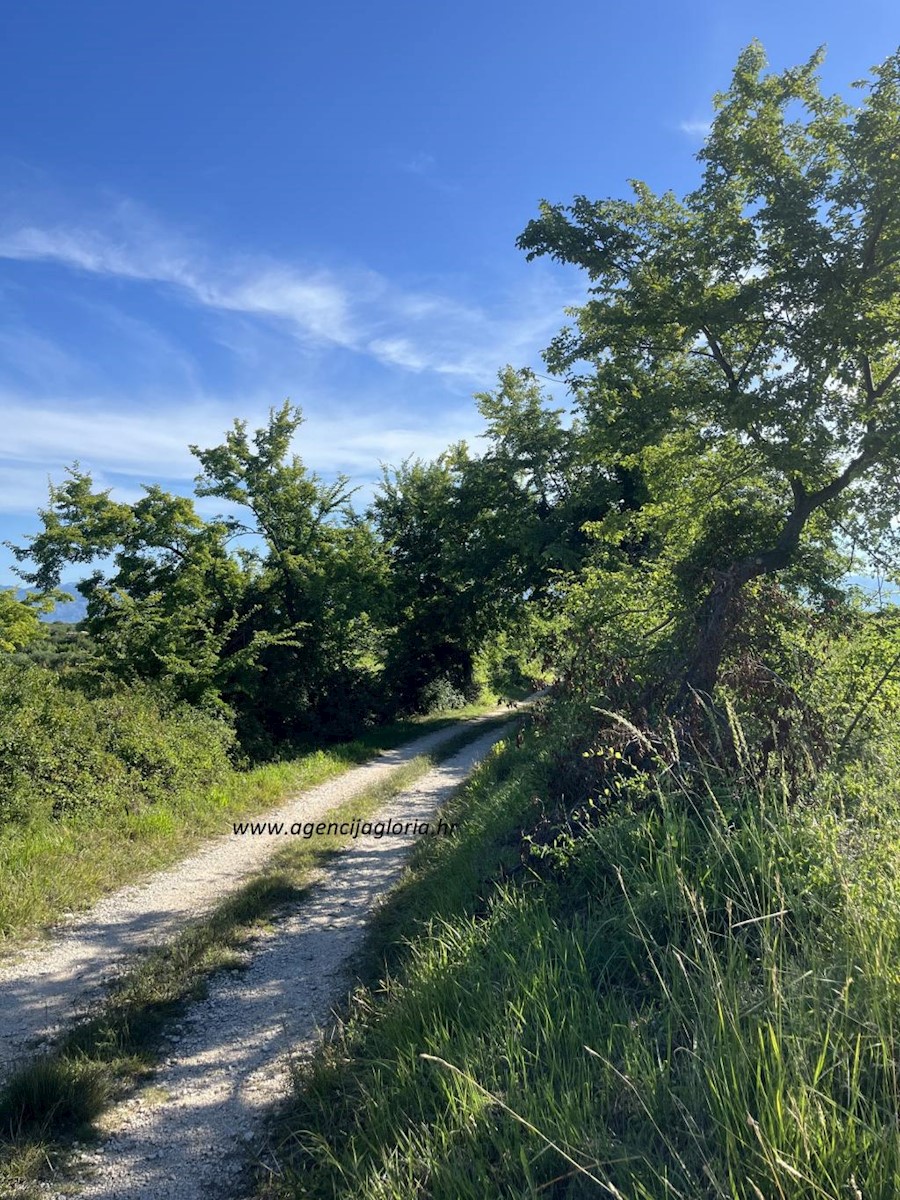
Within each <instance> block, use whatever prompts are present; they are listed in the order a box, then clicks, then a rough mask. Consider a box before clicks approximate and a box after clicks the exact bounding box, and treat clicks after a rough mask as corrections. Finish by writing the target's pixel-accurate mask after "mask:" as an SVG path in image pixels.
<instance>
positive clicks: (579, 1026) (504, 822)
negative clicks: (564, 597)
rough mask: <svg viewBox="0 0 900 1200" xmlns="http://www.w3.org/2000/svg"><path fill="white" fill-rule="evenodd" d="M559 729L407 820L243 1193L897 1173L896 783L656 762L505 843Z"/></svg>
mask: <svg viewBox="0 0 900 1200" xmlns="http://www.w3.org/2000/svg"><path fill="white" fill-rule="evenodd" d="M538 732H539V733H540V731H538ZM550 750H552V746H551V745H550V744H549V739H548V738H547V736H546V735H542V736H538V737H535V736H531V737H530V738H529V740H528V741H526V744H525V746H524V747H523V748H522V750H519V751H517V750H516V749H515V748H514V747H512V746H507V748H506V749H505V750H504V751H503V752H502V753H501V754H499V755H498V756H496V757H495V758H493V759H492V760H490V761H489V762H488V763H486V764H485V766H484V768H483V769H482V770H481V771H480V772H479V773H478V774H477V776H476V777H475V778H474V779H473V781H472V783H471V784H470V786H469V787H468V788H467V789H466V790H465V791H464V793H463V794H461V795H460V796H459V798H458V799H457V801H456V802H455V805H454V809H455V811H454V814H453V819H454V820H456V821H458V822H459V823H460V833H459V835H458V837H457V838H455V839H449V840H448V841H446V842H442V843H437V842H435V843H427V844H422V845H421V846H420V847H419V849H418V852H417V855H416V863H415V872H414V874H413V876H412V877H411V878H410V879H409V880H408V882H407V883H406V885H405V887H404V888H403V889H402V890H401V891H400V892H399V893H398V894H397V896H396V900H395V902H394V904H393V905H392V906H391V908H390V909H389V910H387V911H386V912H385V913H384V914H383V916H382V919H381V921H380V923H379V927H378V932H377V934H376V942H375V943H374V944H373V946H372V947H371V948H370V955H371V956H372V957H371V961H372V962H375V961H377V959H378V958H379V957H383V956H384V955H385V954H386V955H387V958H388V962H389V964H390V967H391V969H390V971H389V972H388V973H387V976H386V982H382V983H381V984H377V985H373V986H372V987H370V988H369V989H366V990H362V991H361V992H360V994H359V995H358V997H357V999H356V1001H355V1002H354V1004H353V1005H352V1006H351V1009H350V1011H349V1013H348V1014H347V1017H346V1021H345V1022H344V1024H343V1026H342V1027H341V1028H340V1029H339V1030H338V1031H337V1032H336V1035H335V1037H334V1039H333V1040H332V1041H331V1042H329V1043H328V1044H327V1045H326V1046H325V1047H324V1048H323V1050H322V1052H321V1053H320V1055H319V1057H318V1058H317V1060H316V1061H315V1062H314V1063H313V1064H312V1065H311V1066H310V1067H309V1068H308V1069H307V1070H305V1071H304V1072H303V1073H302V1075H301V1076H300V1077H299V1078H298V1087H297V1091H296V1095H295V1098H294V1101H293V1105H292V1110H291V1112H290V1113H289V1114H287V1116H286V1117H285V1119H284V1121H283V1123H282V1124H281V1126H280V1128H279V1129H278V1131H277V1136H278V1137H279V1139H280V1147H281V1149H280V1161H281V1164H282V1169H281V1171H280V1173H279V1174H278V1175H277V1176H276V1175H272V1174H267V1175H266V1177H265V1179H263V1180H261V1182H260V1185H259V1194H260V1195H261V1196H266V1197H268V1198H273V1197H278V1198H283V1200H287V1198H288V1197H290V1198H293V1197H305V1198H307V1200H311V1198H316V1197H321V1198H322V1200H324V1198H325V1197H328V1198H329V1200H332V1198H333V1197H334V1196H354V1197H357V1198H358V1200H376V1198H377V1200H408V1198H409V1197H413V1196H415V1197H429V1198H431V1200H468V1198H471V1200H482V1198H483V1197H485V1196H491V1197H509V1198H512V1197H516V1198H521V1197H526V1196H527V1197H535V1198H536V1200H538V1198H540V1200H546V1198H547V1197H552V1198H555V1200H563V1198H566V1200H575V1198H577V1197H588V1196H607V1197H627V1198H628V1200H650V1198H653V1200H657V1198H658V1200H663V1198H664V1197H666V1198H670V1197H684V1198H686V1200H687V1198H690V1200H696V1198H701V1197H702V1198H705V1197H709V1198H710V1200H712V1198H723V1197H727V1198H735V1200H761V1198H764V1200H769V1198H770V1197H772V1198H777V1200H801V1198H802V1200H807V1198H812V1197H817V1198H820V1200H838V1198H839V1197H840V1198H843V1197H850V1198H853V1200H859V1198H863V1197H864V1198H865V1200H888V1197H893V1196H896V1195H898V1194H900V1126H898V1121H897V1112H898V1111H900V1066H898V1064H900V970H898V967H897V964H898V963H900V882H898V873H897V870H896V861H897V856H898V854H900V807H898V803H897V799H896V796H892V795H891V794H890V793H889V792H888V790H887V789H885V788H884V787H882V788H881V789H880V791H878V790H877V782H876V781H874V780H872V781H870V782H871V786H872V792H871V795H872V800H871V801H870V802H869V803H867V804H862V803H858V804H857V805H856V806H855V807H854V811H853V814H852V818H851V817H850V816H848V815H847V814H845V813H844V811H843V809H842V806H841V804H840V801H839V797H837V798H836V794H835V791H834V789H832V790H831V793H830V794H829V795H827V796H826V795H825V794H824V789H823V791H822V792H821V793H820V794H817V795H815V794H811V795H809V796H807V797H806V800H805V802H803V803H797V804H794V805H792V806H788V805H787V804H786V803H785V801H784V800H783V798H782V797H780V796H778V795H775V794H772V793H771V792H768V791H766V790H765V789H757V788H754V787H753V786H751V785H750V784H749V783H745V784H743V785H740V786H735V785H734V784H729V783H727V781H724V780H722V779H720V778H718V777H716V776H715V775H714V774H713V773H712V772H711V771H709V770H701V771H700V772H699V773H698V774H695V776H694V779H693V782H692V784H691V788H690V791H689V793H688V792H686V791H685V789H684V788H679V787H678V786H676V785H675V784H674V783H672V782H671V777H663V778H662V779H660V780H659V781H658V782H657V785H656V786H655V789H654V790H653V792H652V794H650V793H648V794H645V795H643V796H642V797H641V798H640V800H639V801H638V800H637V799H633V801H632V803H630V804H629V803H627V802H623V803H622V804H620V805H618V806H617V807H616V808H615V809H614V810H612V811H609V812H607V813H606V814H605V815H604V816H602V817H598V819H597V820H596V823H595V824H594V825H593V826H592V827H591V828H589V829H587V830H584V829H583V830H582V831H581V832H580V833H579V834H578V835H576V836H572V837H569V838H561V839H560V840H559V841H558V842H557V844H556V845H555V846H553V847H552V848H550V849H547V850H546V851H545V852H544V853H543V854H542V855H541V856H540V857H535V858H534V859H533V860H532V861H533V865H534V869H533V870H532V869H528V868H526V869H524V870H516V869H515V868H516V863H517V861H518V855H517V852H516V850H517V847H516V843H517V842H518V841H519V838H518V831H519V829H520V827H521V826H522V825H523V824H524V825H528V824H529V823H531V822H532V821H533V820H534V816H535V814H536V811H537V808H536V806H535V803H534V799H533V798H534V796H535V794H536V793H537V794H538V795H540V794H542V793H544V794H546V789H547V788H548V787H549V782H550V779H551V772H552V770H553V769H555V768H554V767H552V765H551V755H550V754H549V753H548V751H550ZM552 761H553V762H555V760H552ZM667 779H668V781H667ZM492 876H493V878H492ZM400 938H406V939H407V944H406V946H405V948H402V949H400V950H399V951H398V950H397V948H396V942H397V940H398V939H400Z"/></svg>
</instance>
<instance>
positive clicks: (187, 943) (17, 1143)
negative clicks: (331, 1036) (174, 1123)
mask: <svg viewBox="0 0 900 1200" xmlns="http://www.w3.org/2000/svg"><path fill="white" fill-rule="evenodd" d="M504 719H505V718H499V719H498V721H497V724H498V725H499V724H502V721H503V720H504ZM492 724H493V723H481V724H479V725H478V726H477V727H476V728H471V727H469V728H464V729H462V730H460V732H459V733H458V734H457V735H456V736H454V737H453V738H451V739H450V740H449V741H448V742H445V743H444V744H443V745H441V746H439V747H437V748H435V749H434V750H433V751H431V752H430V753H428V754H425V755H420V756H418V757H417V758H415V759H413V760H411V761H410V762H409V763H407V764H405V765H404V766H403V767H401V768H399V769H398V770H397V771H396V772H394V773H393V774H392V775H391V777H390V778H389V779H387V780H384V781H382V782H381V783H379V784H376V785H374V786H372V787H370V788H368V789H366V791H364V792H363V793H360V794H359V795H357V796H355V797H352V798H351V799H350V800H348V801H346V803H344V804H343V805H341V806H339V807H337V808H335V809H334V810H333V811H332V812H331V813H329V814H328V817H329V820H333V821H337V822H341V821H350V820H353V819H354V818H363V817H365V816H368V815H370V814H371V813H373V812H374V811H376V810H377V809H378V808H379V807H381V806H382V805H383V804H385V803H386V802H387V800H389V799H390V798H391V797H392V796H395V795H397V794H398V793H399V792H401V791H403V790H404V789H405V788H408V787H409V786H410V785H411V784H412V783H413V782H414V781H415V780H416V779H417V778H418V777H420V776H421V775H422V774H423V773H424V772H426V771H427V770H429V769H430V768H431V767H432V766H433V765H434V764H436V763H438V762H441V761H444V760H445V759H447V758H449V757H451V756H452V755H453V754H454V753H456V751H457V750H459V749H460V748H461V747H462V746H464V745H466V744H467V743H468V742H470V741H472V740H473V739H474V738H476V737H480V736H481V735H482V734H483V733H485V732H486V730H487V729H488V728H490V727H491V725H492ZM347 842H348V839H346V838H341V837H335V836H323V837H318V838H316V839H315V840H314V841H306V840H297V841H296V842H294V841H292V842H291V843H290V844H289V845H287V846H286V847H285V848H284V849H282V850H279V851H278V852H276V854H274V855H273V856H272V858H271V860H270V861H269V863H268V864H267V866H266V869H265V870H264V871H263V872H261V873H260V874H258V875H257V876H255V877H254V878H253V879H252V880H250V881H249V882H248V883H247V884H245V885H244V886H243V887H241V888H240V889H239V890H238V891H237V892H236V893H234V894H233V895H232V896H230V897H229V898H228V899H227V900H226V901H225V902H224V903H223V904H221V905H220V906H219V907H218V908H216V909H215V910H214V911H213V912H212V913H211V914H210V915H209V916H208V917H206V918H204V919H203V920H201V921H199V922H196V923H195V924H193V925H191V927H190V928H189V929H187V930H186V931H185V932H184V933H182V934H181V935H180V936H179V937H178V938H176V939H175V940H174V941H173V942H171V943H170V944H168V945H167V946H165V947H163V948H161V949H159V950H156V951H153V952H151V953H150V954H148V955H146V956H145V957H144V958H142V959H141V961H140V963H139V965H138V966H137V967H136V968H135V969H134V970H132V971H131V972H129V973H128V974H126V975H125V976H123V977H122V978H121V979H120V980H119V981H118V982H117V984H116V986H115V988H114V989H113V991H112V994H111V997H110V999H109V1002H108V1003H107V1005H106V1006H105V1007H104V1009H103V1011H102V1012H101V1013H100V1014H99V1015H98V1016H97V1017H95V1018H94V1019H92V1020H91V1021H88V1022H85V1023H83V1024H81V1025H79V1026H78V1027H76V1028H75V1029H73V1030H72V1031H71V1032H69V1033H68V1034H66V1035H65V1036H64V1037H63V1038H62V1039H61V1040H60V1041H59V1042H58V1043H57V1044H56V1045H55V1046H54V1047H53V1048H52V1050H51V1051H50V1052H49V1053H46V1054H44V1055H42V1056H40V1057H39V1058H37V1059H35V1060H34V1061H32V1062H30V1063H27V1064H26V1065H25V1066H24V1067H23V1068H22V1069H21V1070H20V1071H19V1072H17V1074H16V1075H15V1076H13V1077H12V1078H11V1079H10V1080H9V1081H8V1082H7V1084H6V1085H5V1086H4V1087H3V1089H2V1090H0V1185H5V1186H6V1187H8V1188H11V1189H16V1188H17V1189H19V1190H20V1192H22V1194H27V1188H28V1187H29V1186H30V1185H34V1184H35V1183H36V1181H37V1180H39V1179H41V1178H42V1177H43V1176H45V1175H46V1173H47V1169H48V1166H49V1167H50V1168H52V1170H53V1171H56V1172H58V1171H59V1170H60V1169H61V1168H62V1167H64V1165H65V1161H66V1159H67V1156H68V1153H69V1147H70V1143H71V1139H72V1137H73V1136H78V1137H82V1138H84V1137H90V1136H91V1133H92V1131H93V1129H94V1127H95V1123H96V1122H97V1121H98V1119H99V1118H101V1117H102V1114H103V1113H104V1112H105V1111H106V1110H107V1109H109V1108H110V1106H111V1105H113V1104H115V1103H116V1102H118V1101H120V1100H121V1099H122V1098H123V1097H124V1096H126V1095H127V1094H128V1093H129V1092H131V1091H132V1090H133V1089H134V1087H135V1086H136V1085H137V1084H139V1083H140V1082H142V1081H146V1080H147V1079H148V1078H150V1077H151V1076H152V1074H153V1070H154V1067H155V1064H156V1062H157V1061H158V1058H159V1053H160V1049H161V1047H163V1046H164V1045H165V1036H166V1032H167V1030H168V1029H169V1028H170V1026H171V1023H172V1021H173V1020H174V1019H176V1018H178V1017H179V1016H180V1014H181V1013H182V1012H183V1010H184V1007H185V1005H186V1004H187V1003H188V1002H190V1001H191V1000H194V999H197V998H199V997H200V996H202V995H203V993H204V991H205V988H206V985H207V983H208V980H209V978H210V976H211V975H212V974H213V973H215V972H216V971H219V970H222V969H225V968H239V967H240V966H241V965H242V963H243V962H244V961H245V954H246V950H247V943H248V942H249V940H250V939H251V938H253V937H254V936H256V935H257V934H259V933H260V931H261V929H262V927H263V925H264V923H265V922H267V921H268V920H269V919H270V918H271V917H272V916H273V915H274V914H276V913H277V911H278V910H279V909H281V908H283V907H284V906H286V905H288V904H291V905H295V904H297V903H299V902H301V901H302V898H303V896H304V893H305V889H306V887H307V883H308V880H309V877H310V875H311V873H312V872H313V871H315V870H316V869H317V868H319V867H321V866H323V865H325V864H326V863H327V861H328V860H329V858H330V857H331V856H332V855H333V854H334V853H335V852H336V851H337V850H339V849H340V848H341V847H342V846H344V845H346V844H347ZM23 1189H25V1190H24V1191H23Z"/></svg>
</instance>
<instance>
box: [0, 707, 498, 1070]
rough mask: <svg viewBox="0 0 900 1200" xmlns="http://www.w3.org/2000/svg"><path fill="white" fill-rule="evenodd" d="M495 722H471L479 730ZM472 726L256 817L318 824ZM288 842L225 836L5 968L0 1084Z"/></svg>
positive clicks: (422, 742)
mask: <svg viewBox="0 0 900 1200" xmlns="http://www.w3.org/2000/svg"><path fill="white" fill-rule="evenodd" d="M492 715H495V714H489V715H488V716H486V717H476V718H474V719H473V720H472V721H469V722H466V723H465V725H468V726H475V727H477V726H478V725H479V724H481V723H483V722H484V721H486V720H489V719H490V716H492ZM462 727H464V726H463V725H454V726H451V727H449V728H446V729H441V730H438V731H437V732H435V733H430V734H427V735H426V736H424V737H421V738H417V739H416V740H415V741H413V742H409V743H407V744H406V745H404V746H401V747H399V748H397V749H395V750H390V751H385V752H383V753H382V754H381V755H379V756H378V757H377V758H374V759H373V760H371V761H370V762H367V763H363V764H362V765H361V766H359V767H354V768H352V769H351V770H349V771H346V772H345V773H344V774H343V775H340V776H338V777H337V778H336V779H332V780H329V781H328V782H326V783H323V784H320V785H319V786H317V787H314V788H310V789H308V790H307V791H304V792H301V793H299V794H298V795H296V796H294V797H292V798H291V799H289V800H288V801H287V802H286V803H284V804H283V805H281V806H279V807H278V808H277V809H273V810H271V811H269V812H267V813H262V814H260V815H259V817H257V818H254V819H256V820H262V821H284V822H286V823H287V824H288V825H289V824H290V823H291V822H293V821H309V820H318V819H320V818H321V817H322V816H324V814H325V813H327V812H328V811H329V810H330V809H333V808H335V807H336V806H337V805H339V804H341V803H343V802H344V801H345V800H348V799H350V798H351V797H353V796H355V795H357V794H358V793H359V792H361V791H363V790H364V789H365V788H368V787H370V786H372V785H374V784H377V783H379V782H381V781H382V780H384V779H386V778H387V777H388V776H389V775H390V774H391V773H392V772H393V771H395V770H396V769H397V768H398V767H400V766H402V765H404V764H405V763H408V762H409V761H410V760H411V759H413V758H415V757H416V756H417V755H419V754H424V753H426V752H427V751H429V750H433V749H435V748H436V747H438V746H440V745H441V744H442V743H444V742H447V741H449V740H450V739H451V738H453V737H455V736H457V735H458V733H459V732H460V728H462ZM493 736H497V735H496V734H495V735H493ZM280 844H281V843H280V841H279V840H278V839H277V838H275V837H250V836H244V837H239V836H238V837H236V836H234V835H233V834H230V833H229V834H227V835H225V836H223V837H220V838H216V839H215V840H213V841H212V842H210V843H207V845H206V846H205V847H204V848H203V849H202V850H201V851H199V852H198V853H196V854H194V855H192V856H191V857H190V858H186V859H184V860H182V861H181V862H179V863H177V864H176V865H175V866H174V867H171V868H169V869H167V870H165V871H162V872H159V873H157V874H155V875H152V876H151V877H150V878H149V879H147V880H146V881H145V882H143V883H140V884H137V885H133V886H129V887H125V888H122V889H120V890H119V891H117V892H114V893H113V894H112V895H110V896H107V897H106V898H105V899H104V900H101V901H100V902H99V903H98V904H97V905H95V906H94V907H93V908H92V909H90V910H89V911H88V912H86V913H84V914H83V915H81V916H79V917H77V918H76V919H75V920H73V921H71V922H70V923H68V924H67V925H65V926H63V927H62V928H61V929H60V930H59V931H58V933H56V934H54V935H53V936H52V937H51V939H50V940H48V941H46V942H43V943H40V944H38V945H36V946H34V947H31V948H29V949H28V950H26V951H24V952H22V953H21V954H19V955H17V956H15V957H13V958H12V959H11V960H10V961H9V962H7V963H4V964H3V965H2V967H0V1078H2V1077H3V1076H4V1075H5V1074H6V1073H8V1071H9V1070H10V1069H11V1067H13V1066H14V1065H15V1064H16V1063H17V1062H19V1061H20V1060H21V1059H23V1058H24V1057H27V1055H28V1053H29V1050H30V1049H31V1048H32V1047H33V1046H34V1045H35V1044H36V1043H37V1042H38V1041H39V1040H40V1039H43V1038H46V1037H48V1036H50V1035H52V1034H53V1033H54V1032H55V1031H57V1030H59V1029H60V1028H61V1027H63V1026H64V1025H65V1024H67V1023H68V1022H69V1021H71V1020H73V1019H75V1018H77V1017H78V1016H80V1015H82V1014H83V1013H85V1012H87V1011H88V1010H89V1008H90V1006H91V1004H92V1003H94V1002H96V1000H97V998H98V996H99V995H101V993H102V989H103V988H104V986H105V985H106V984H108V982H109V981H110V980H111V979H112V978H114V977H115V976H116V975H117V974H119V973H120V972H121V971H122V970H123V968H124V967H125V965H126V964H127V963H128V961H129V959H131V958H132V957H133V956H134V955H135V954H137V953H139V952H140V951H141V950H142V949H144V948H146V947H149V946H158V945H159V944H160V943H161V942H164V941H165V940H166V939H168V938H171V937H173V936H174V935H175V934H176V933H178V932H179V931H180V930H181V929H183V928H184V926H185V924H186V923H187V922H188V921H190V920H191V919H192V918H195V917H197V916H200V915H202V914H203V913H204V912H207V911H208V910H209V909H210V908H212V907H213V905H215V904H216V903H218V902H219V901H221V900H222V899H223V898H224V897H225V896H226V895H228V893H229V892H231V891H233V890H235V889H236V888H237V887H238V886H240V884H241V882H242V881H243V880H244V879H245V878H246V877H247V876H248V875H250V874H252V873H254V872H256V871H258V870H259V869H260V868H261V866H262V865H263V863H264V862H265V861H266V859H267V858H268V857H269V856H270V855H271V854H272V853H273V852H274V850H276V849H277V848H278V847H279V846H280Z"/></svg>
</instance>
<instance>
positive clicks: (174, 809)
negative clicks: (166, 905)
mask: <svg viewBox="0 0 900 1200" xmlns="http://www.w3.org/2000/svg"><path fill="white" fill-rule="evenodd" d="M491 708H493V703H485V704H481V705H471V706H469V707H468V708H466V709H459V710H455V711H454V712H452V713H449V714H438V715H436V716H430V717H421V718H416V719H411V720H405V721H397V722H395V723H393V724H391V725H387V726H384V727H382V728H380V729H373V730H369V731H367V732H366V733H365V734H363V735H362V736H361V737H360V738H358V739H357V740H356V741H353V742H347V743H343V744H341V745H336V746H329V747H327V748H324V749H310V750H309V751H308V752H307V753H304V754H302V755H300V756H298V757H297V758H295V759H292V760H291V761H289V762H281V763H272V764H266V765H265V766H260V767H256V768H254V769H252V770H249V771H233V772H231V773H230V774H229V775H228V776H227V777H226V779H225V780H224V781H223V782H221V783H219V784H217V785H215V786H212V787H207V788H204V789H202V790H192V791H189V792H186V793H185V792H182V793H181V794H179V795H175V796H172V797H171V798H167V799H165V800H163V801H161V802H159V803H155V804H153V805H150V806H147V807H145V808H143V809H142V810H140V811H128V809H127V808H126V807H125V806H124V805H123V806H121V807H116V808H104V809H103V810H102V811H99V812H94V811H87V812H82V813H77V814H73V815H71V816H68V817H62V818H60V819H43V820H39V821H35V822H33V823H31V824H28V825H18V824H13V825H9V826H7V827H6V828H5V829H3V830H2V832H0V951H2V950H3V949H10V948H12V947H13V946H15V945H17V944H18V943H19V942H20V941H21V940H22V938H23V936H27V935H29V934H32V933H34V932H35V931H36V930H39V929H41V928H43V927H46V926H48V925H50V924H51V923H52V922H54V921H57V920H59V918H60V917H61V916H63V915H64V914H66V913H67V912H70V911H74V910H77V909H79V908H85V907H87V906H88V905H89V904H90V903H91V902H92V901H94V900H96V899H97V898H98V897H99V896H101V895H103V894H104V893H105V892H109V891H111V890H112V889H114V888H116V887H118V886H120V885H121V884H123V883H127V882H131V881H133V880H134V879H135V878H136V877H137V876H138V875H140V874H143V873H145V872H147V871H152V870H156V869H159V868H161V867H164V866H167V865H168V864H170V863H172V862H174V861H176V860H177V859H179V858H182V857H184V856H185V855H186V854H188V853H189V852H190V851H191V850H192V849H193V848H194V847H195V846H196V845H197V844H198V843H199V842H200V841H201V840H202V839H203V838H206V837H210V836H212V835H214V834H219V833H222V832H223V831H224V830H226V829H228V827H229V824H230V822H231V820H232V819H234V818H238V817H241V816H247V815H250V814H253V813H256V812H259V811H261V810H263V809H265V808H267V807H270V806H271V805H274V804H276V803H278V801H279V800H281V799H282V798H283V797H284V796H286V795H288V794H289V793H291V792H296V791H300V790H302V789H303V788H307V787H312V786H314V785H315V784H318V783H322V782H324V781H325V780H327V779H331V778H332V777H334V776H336V775H339V774H341V773H342V772H344V771H346V770H348V769H349V768H350V767H353V766H356V765H357V764H359V763H361V762H364V761H365V760H366V759H368V758H370V757H371V756H372V755H373V754H375V753H377V752H378V751H379V750H389V749H393V748H394V747H396V746H399V745H401V744H402V743H404V742H406V741H409V740H411V739H412V738H415V737H419V736H422V735H423V734H426V733H430V732H432V731H434V730H437V729H440V728H443V727H446V726H449V725H453V724H456V723H458V722H460V721H463V720H465V719H466V718H468V717H472V716H478V715H480V714H482V713H485V712H487V711H489V710H490V709H491Z"/></svg>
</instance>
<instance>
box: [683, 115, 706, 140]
mask: <svg viewBox="0 0 900 1200" xmlns="http://www.w3.org/2000/svg"><path fill="white" fill-rule="evenodd" d="M678 128H679V129H680V130H681V132H682V133H686V134H687V135H688V137H695V138H705V137H708V136H709V133H710V130H711V129H712V120H709V119H707V120H697V121H679V122H678Z"/></svg>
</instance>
